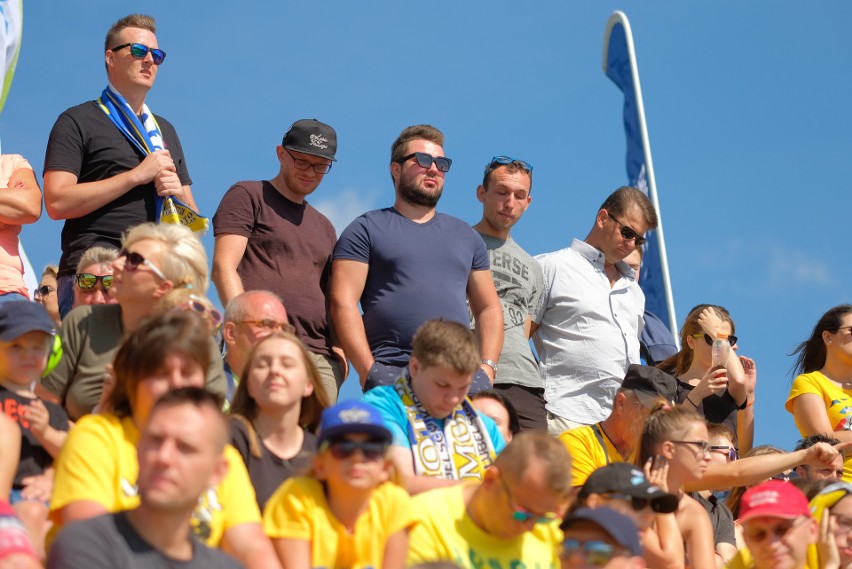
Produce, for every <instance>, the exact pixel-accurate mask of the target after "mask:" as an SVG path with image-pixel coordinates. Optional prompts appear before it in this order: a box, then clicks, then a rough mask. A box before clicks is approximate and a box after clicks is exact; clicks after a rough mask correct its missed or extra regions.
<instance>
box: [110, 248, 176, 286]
mask: <svg viewBox="0 0 852 569" xmlns="http://www.w3.org/2000/svg"><path fill="white" fill-rule="evenodd" d="M122 257H124V268H125V269H127V270H128V271H131V272H133V271H136V270H138V269H139V265H145V266H147V267H148V268H149V269H151V272H152V273H154V274H155V275H157V276H158V277H160V278H161V279H163V280H164V281H167V280H169V279H168V278H167V277H166V275H164V274H163V271H161V270H160V269H158V268H157V265H155V264H154V263H152V262H151V261H149V260H148V259H146V258H145V257H143V256H142V255H140V254H139V253H134V252H132V251H128V250H127V249H122V250H121V251H119V252H118V258H119V259H121V258H122Z"/></svg>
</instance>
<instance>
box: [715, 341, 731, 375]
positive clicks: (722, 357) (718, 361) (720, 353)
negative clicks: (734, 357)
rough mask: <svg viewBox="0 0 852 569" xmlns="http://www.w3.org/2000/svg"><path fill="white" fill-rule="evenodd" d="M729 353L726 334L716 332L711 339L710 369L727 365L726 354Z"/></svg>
mask: <svg viewBox="0 0 852 569" xmlns="http://www.w3.org/2000/svg"><path fill="white" fill-rule="evenodd" d="M730 353H731V344H730V343H729V342H728V335H727V334H721V333H717V334H716V339H715V340H713V366H712V368H711V369H714V370H716V369H725V368H727V367H728V355H730Z"/></svg>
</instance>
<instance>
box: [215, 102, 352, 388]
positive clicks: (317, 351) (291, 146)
mask: <svg viewBox="0 0 852 569" xmlns="http://www.w3.org/2000/svg"><path fill="white" fill-rule="evenodd" d="M276 152H277V155H278V162H279V170H278V175H277V176H275V177H274V178H272V179H271V180H264V181H245V182H237V183H236V184H234V185H233V186H231V188H230V189H229V190H228V191H227V192H226V193H225V195H224V197H223V198H222V202H221V203H220V204H219V207H218V209H217V210H216V214H215V215H214V216H213V228H214V233H215V235H216V245H215V249H214V251H213V273H212V278H213V282H214V283H215V284H216V290H217V291H218V293H219V300H221V302H222V306H225V307H226V308H227V306H228V303H229V302H231V300H233V299H234V297H236V296H237V295H239V294H241V293H242V292H243V291H250V290H269V291H271V292H273V293H275V294H277V295H278V296H279V297H280V298H281V299H282V301H283V302H284V305H285V306H286V307H287V312H288V314H289V316H290V319H291V322H292V323H293V325H294V326H295V331H296V335H297V336H299V339H300V340H302V342H304V343H305V345H306V346H307V347H308V349H309V350H310V353H311V354H312V357H313V360H314V364H316V366H317V368H318V369H319V371H320V376H321V377H322V381H323V385H324V387H325V390H326V393H327V394H328V397H329V401H331V402H332V403H333V402H334V401H336V400H337V390H338V389H339V387H340V385H341V384H342V383H343V378H344V376H345V368H346V358H345V357H344V356H343V352H342V350H340V349H339V348H337V347H336V346H335V345H334V343H333V340H332V333H331V329H330V325H329V321H328V312H327V308H326V307H327V304H328V303H327V300H326V294H327V292H328V275H329V272H330V270H331V253H332V250H333V249H334V243H335V242H336V241H337V234H336V233H335V231H334V226H333V225H332V224H331V222H330V221H329V220H328V219H327V218H326V217H325V216H324V215H323V214H321V213H320V212H319V211H317V209H316V208H314V207H313V206H312V205H311V204H309V203H308V201H307V199H306V198H307V197H308V196H309V195H311V194H312V193H313V192H314V191H315V190H316V189H317V188H318V187H319V185H320V183H322V181H323V179H324V178H325V175H326V174H327V173H328V172H329V171H330V169H331V166H332V164H333V163H334V160H335V158H334V155H335V153H336V152H337V133H336V132H335V131H334V129H333V128H331V127H330V126H329V125H327V124H325V123H322V122H320V121H318V120H316V119H302V120H298V121H296V122H294V123H293V124H292V125H291V126H290V128H289V129H288V130H287V132H286V134H285V135H284V138H283V140H282V141H281V144H280V145H279V146H278V147H277V148H276Z"/></svg>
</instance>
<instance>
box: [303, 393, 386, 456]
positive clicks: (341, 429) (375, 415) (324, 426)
mask: <svg viewBox="0 0 852 569" xmlns="http://www.w3.org/2000/svg"><path fill="white" fill-rule="evenodd" d="M353 433H363V434H366V435H369V436H371V437H374V438H376V439H381V440H383V441H385V442H387V443H390V442H391V441H392V440H393V435H392V434H391V432H390V431H389V430H388V428H387V427H386V426H385V421H384V419H382V414H381V413H379V410H378V409H376V408H375V407H373V406H372V405H369V404H367V403H362V402H361V401H343V402H342V403H338V404H337V405H332V406H331V407H329V408H328V409H325V410H324V411H323V412H322V421H321V422H320V433H319V440H318V441H317V446H319V445H321V444H322V443H323V442H325V441H327V440H329V439H335V438H338V437H341V436H343V435H349V434H353Z"/></svg>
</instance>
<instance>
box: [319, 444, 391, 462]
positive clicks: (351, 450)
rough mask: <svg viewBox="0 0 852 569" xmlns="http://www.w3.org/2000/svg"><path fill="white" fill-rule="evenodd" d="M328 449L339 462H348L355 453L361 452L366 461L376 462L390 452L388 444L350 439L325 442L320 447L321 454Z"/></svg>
mask: <svg viewBox="0 0 852 569" xmlns="http://www.w3.org/2000/svg"><path fill="white" fill-rule="evenodd" d="M326 449H327V450H328V451H329V452H331V456H333V457H334V458H336V459H337V460H346V459H347V458H350V457H351V456H352V455H353V454H355V451H357V450H360V451H361V454H362V455H364V458H365V459H366V460H369V461H376V460H381V459H383V458H384V457H385V453H386V452H387V450H388V443H386V442H385V441H379V440H367V441H353V440H350V439H332V440H328V441H325V442H324V443H323V444H322V445H321V446H320V452H323V451H325V450H326Z"/></svg>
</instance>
